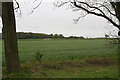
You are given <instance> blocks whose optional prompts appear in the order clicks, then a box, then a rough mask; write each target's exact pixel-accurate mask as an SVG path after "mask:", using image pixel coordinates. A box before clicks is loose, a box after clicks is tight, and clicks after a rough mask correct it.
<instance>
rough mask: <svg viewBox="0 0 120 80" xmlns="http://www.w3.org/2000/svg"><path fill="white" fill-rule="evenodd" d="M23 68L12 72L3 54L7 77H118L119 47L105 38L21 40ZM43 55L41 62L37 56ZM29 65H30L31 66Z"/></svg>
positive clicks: (5, 75)
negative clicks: (110, 43) (109, 43)
mask: <svg viewBox="0 0 120 80" xmlns="http://www.w3.org/2000/svg"><path fill="white" fill-rule="evenodd" d="M18 43H19V54H20V60H21V63H22V67H23V69H22V71H21V72H19V73H15V74H8V73H7V72H6V71H5V62H4V55H3V77H12V78H13V77H14V78H117V77H118V65H117V60H118V59H117V58H118V56H117V47H116V46H109V45H108V42H107V40H105V39H93V40H78V39H76V40H74V39H73V40H65V39H63V40H61V39H58V40H57V39H56V40H39V39H25V40H18ZM36 51H39V52H40V53H41V54H43V57H42V61H41V64H39V63H38V62H37V60H36V59H35V57H34V55H35V53H36ZM28 65H29V66H28Z"/></svg>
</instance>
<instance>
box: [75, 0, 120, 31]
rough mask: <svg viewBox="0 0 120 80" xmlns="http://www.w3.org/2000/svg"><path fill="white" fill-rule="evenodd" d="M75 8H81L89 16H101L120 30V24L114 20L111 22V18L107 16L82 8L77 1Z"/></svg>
mask: <svg viewBox="0 0 120 80" xmlns="http://www.w3.org/2000/svg"><path fill="white" fill-rule="evenodd" d="M73 4H74V6H76V7H77V8H81V9H82V10H84V11H86V12H87V13H88V14H94V15H96V16H100V17H103V18H105V19H107V20H108V21H110V22H111V23H112V24H113V25H114V26H116V27H117V28H118V29H120V26H119V25H118V24H116V23H115V22H114V21H113V20H111V19H110V18H109V17H107V16H106V15H102V14H100V13H95V12H91V11H89V10H88V9H85V8H84V7H82V6H79V5H77V3H76V1H74V2H73Z"/></svg>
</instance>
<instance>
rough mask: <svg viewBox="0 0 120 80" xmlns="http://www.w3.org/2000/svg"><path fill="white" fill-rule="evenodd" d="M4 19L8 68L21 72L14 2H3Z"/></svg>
mask: <svg viewBox="0 0 120 80" xmlns="http://www.w3.org/2000/svg"><path fill="white" fill-rule="evenodd" d="M2 21H3V39H4V51H5V61H6V69H7V71H8V72H10V73H11V72H19V71H20V69H21V65H20V60H19V54H18V43H17V38H16V23H15V14H14V7H13V2H3V3H2Z"/></svg>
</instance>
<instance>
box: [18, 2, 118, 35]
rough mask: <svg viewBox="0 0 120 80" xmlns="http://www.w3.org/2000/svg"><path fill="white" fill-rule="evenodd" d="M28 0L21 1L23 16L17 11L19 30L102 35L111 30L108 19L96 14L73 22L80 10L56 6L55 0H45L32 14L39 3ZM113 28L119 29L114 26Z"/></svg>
mask: <svg viewBox="0 0 120 80" xmlns="http://www.w3.org/2000/svg"><path fill="white" fill-rule="evenodd" d="M26 2H27V1H26ZM26 2H24V3H23V2H20V6H21V11H22V16H21V17H20V16H19V15H18V13H16V15H17V17H16V22H17V32H35V33H47V34H51V33H53V34H55V33H57V34H63V35H64V36H70V35H72V36H84V37H101V36H104V35H105V33H108V32H109V31H110V29H108V28H106V27H107V26H108V24H107V21H106V20H105V19H103V18H99V17H96V16H94V15H88V16H86V17H85V18H83V19H82V20H80V21H79V22H78V23H77V24H73V23H74V21H73V19H75V18H77V17H78V16H79V12H73V11H72V10H71V9H67V7H68V5H66V6H62V7H60V8H56V7H55V6H54V5H53V4H52V3H53V2H54V0H51V1H49V0H43V1H42V4H41V5H40V6H39V7H38V8H37V9H36V10H35V11H34V12H33V13H32V14H29V12H30V11H31V9H32V8H33V6H35V5H36V4H37V3H34V4H33V3H31V4H30V3H26ZM66 9H67V10H66ZM28 14H29V15H28ZM112 29H115V30H117V29H116V28H114V27H113V28H112Z"/></svg>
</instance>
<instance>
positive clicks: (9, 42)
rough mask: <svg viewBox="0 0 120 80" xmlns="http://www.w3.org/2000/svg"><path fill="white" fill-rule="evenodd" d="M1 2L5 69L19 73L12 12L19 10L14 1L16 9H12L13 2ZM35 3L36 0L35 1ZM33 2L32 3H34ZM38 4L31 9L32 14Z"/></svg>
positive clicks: (14, 23) (19, 67)
mask: <svg viewBox="0 0 120 80" xmlns="http://www.w3.org/2000/svg"><path fill="white" fill-rule="evenodd" d="M9 1H10V2H6V0H4V1H3V2H2V22H3V36H4V37H3V39H4V51H5V61H6V69H7V71H8V72H10V73H11V72H19V71H20V69H21V65H20V60H19V54H18V43H17V37H16V21H15V14H14V11H16V12H17V11H18V9H20V6H19V3H18V2H17V1H16V0H14V1H15V3H16V4H17V7H15V8H14V7H13V0H9ZM35 1H36V0H35ZM35 1H34V2H35ZM40 4H41V0H40V3H39V4H38V5H37V6H35V7H33V9H32V12H31V13H33V11H34V10H35V9H36V8H37V7H39V5H40Z"/></svg>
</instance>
